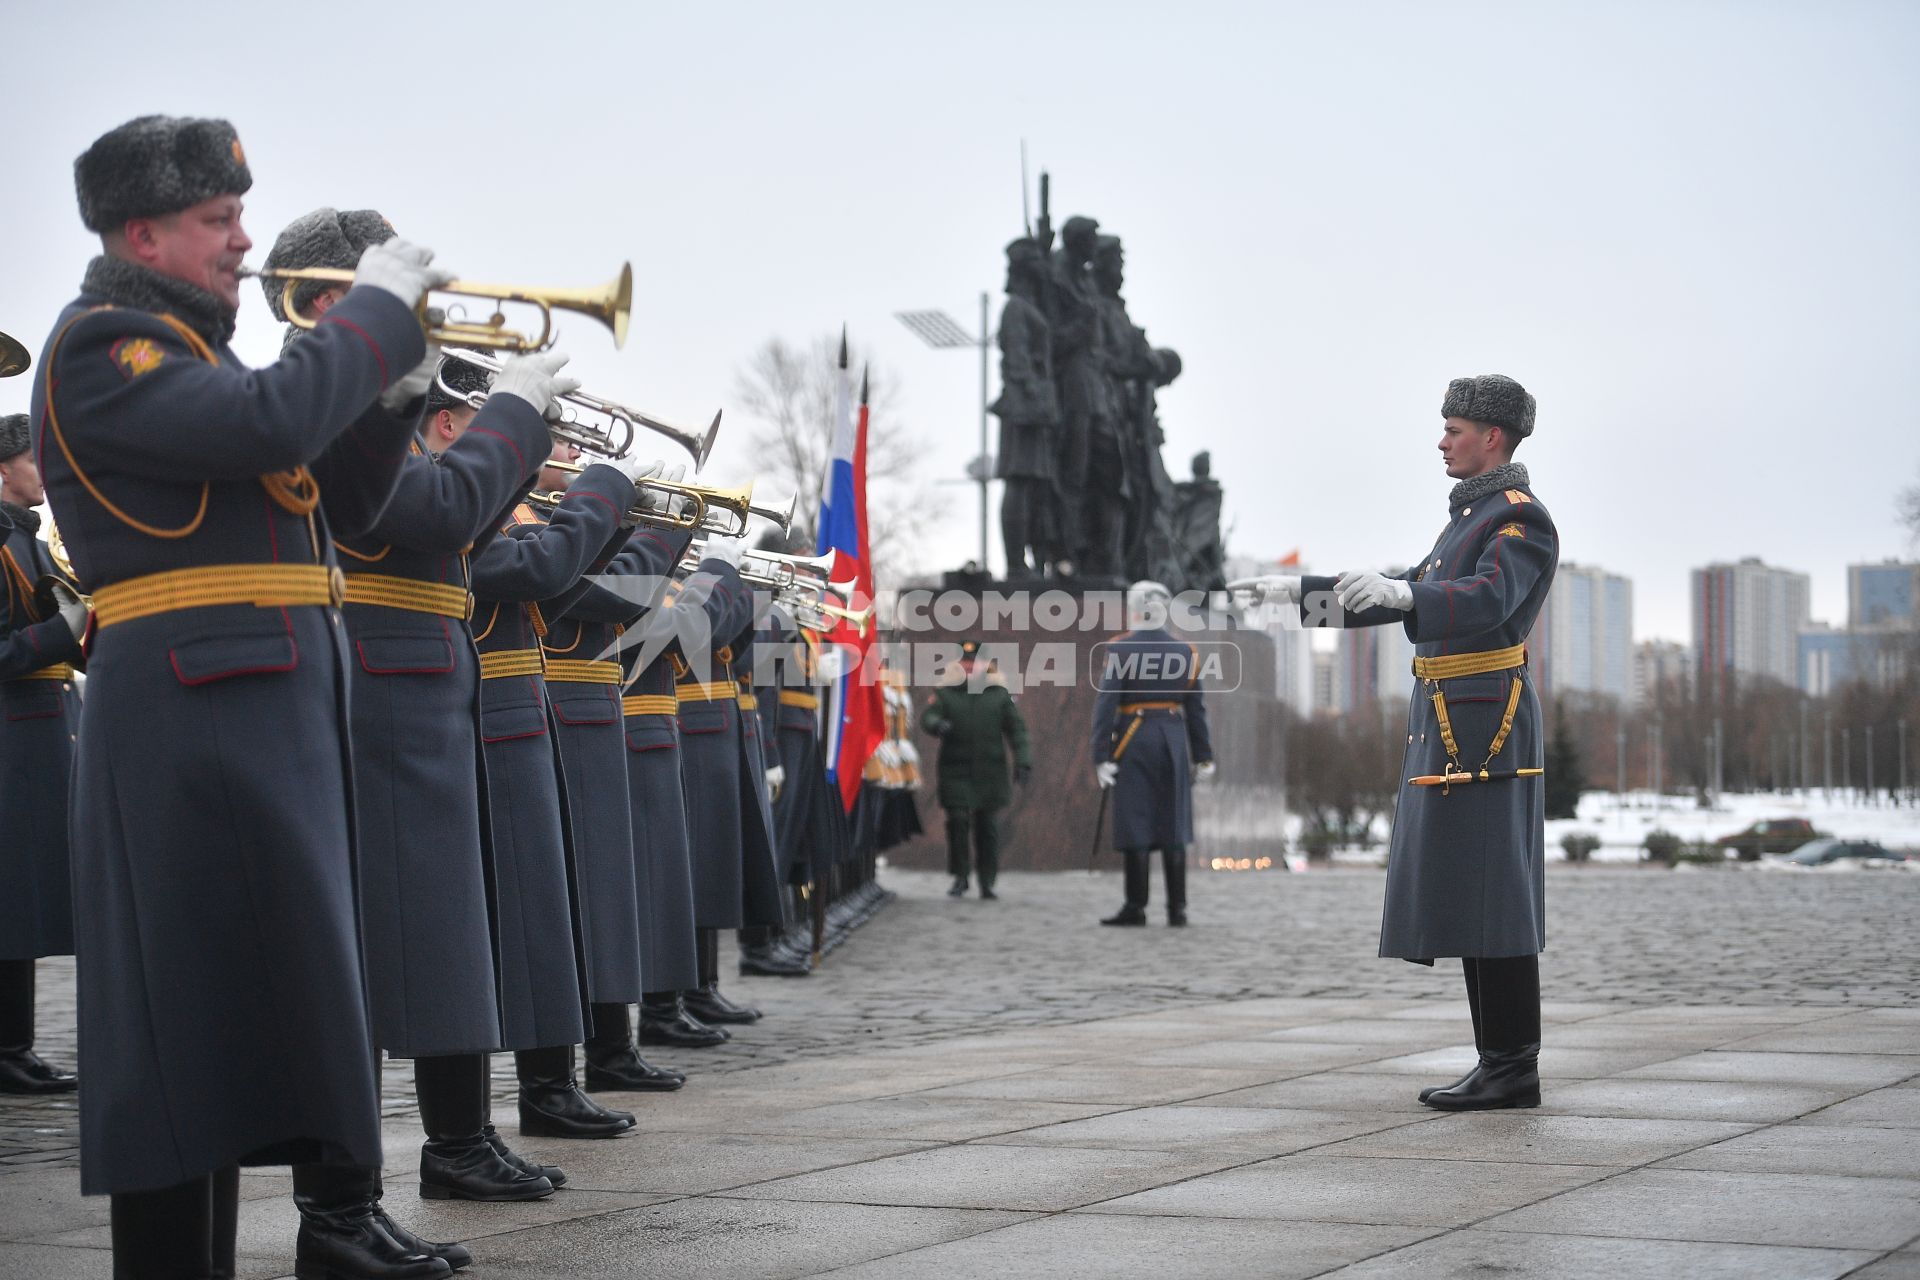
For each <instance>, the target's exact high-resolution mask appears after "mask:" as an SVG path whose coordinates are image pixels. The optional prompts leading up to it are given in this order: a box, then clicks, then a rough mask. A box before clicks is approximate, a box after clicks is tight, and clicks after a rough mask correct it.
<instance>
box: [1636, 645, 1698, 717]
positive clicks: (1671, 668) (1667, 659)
mask: <svg viewBox="0 0 1920 1280" xmlns="http://www.w3.org/2000/svg"><path fill="white" fill-rule="evenodd" d="M1693 675H1694V664H1693V651H1692V650H1691V649H1689V648H1687V646H1685V645H1683V644H1681V643H1680V642H1679V641H1678V640H1642V641H1641V642H1640V643H1639V644H1637V645H1635V646H1633V701H1634V703H1635V705H1645V704H1646V703H1649V702H1652V701H1653V700H1654V699H1655V697H1656V696H1657V695H1658V694H1659V691H1660V687H1661V686H1662V685H1665V684H1669V683H1672V684H1678V685H1680V686H1681V687H1682V688H1689V687H1691V685H1692V681H1693Z"/></svg>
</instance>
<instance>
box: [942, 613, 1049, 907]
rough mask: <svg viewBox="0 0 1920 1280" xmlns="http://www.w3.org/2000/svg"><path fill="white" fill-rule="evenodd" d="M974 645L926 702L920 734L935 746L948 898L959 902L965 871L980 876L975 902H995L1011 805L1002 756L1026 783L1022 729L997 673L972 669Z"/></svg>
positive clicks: (1029, 764)
mask: <svg viewBox="0 0 1920 1280" xmlns="http://www.w3.org/2000/svg"><path fill="white" fill-rule="evenodd" d="M979 653H980V645H979V644H978V643H977V642H975V641H972V640H969V641H967V642H966V643H965V644H963V645H961V646H960V661H959V662H957V663H955V664H954V666H953V668H952V669H951V671H950V672H949V673H948V676H947V681H946V683H945V684H943V685H942V686H941V687H940V688H939V689H937V690H936V691H935V692H934V693H933V694H932V696H930V697H929V698H928V699H927V705H926V709H925V710H923V711H922V712H921V713H920V727H921V728H922V729H923V730H925V731H926V732H927V733H930V734H932V735H933V736H934V737H936V738H938V739H940V807H941V808H943V809H945V810H946V811H947V873H948V874H949V875H951V876H952V877H953V885H952V887H951V888H949V889H948V890H947V895H948V896H949V897H953V898H959V897H963V896H965V894H966V892H967V880H968V876H969V874H970V871H969V864H970V863H977V865H978V867H979V870H980V896H981V897H982V898H995V897H998V896H999V895H998V894H996V893H994V891H993V886H994V882H995V881H996V880H998V879H999V877H1000V811H1001V810H1002V809H1004V808H1006V807H1007V803H1008V802H1009V801H1010V800H1012V799H1013V790H1012V788H1011V787H1010V786H1009V785H1008V782H1007V751H1008V750H1009V748H1011V750H1012V752H1013V780H1014V781H1015V782H1017V783H1019V784H1020V785H1021V786H1025V785H1026V784H1027V779H1028V778H1029V777H1031V776H1032V775H1033V747H1032V746H1031V744H1029V742H1028V741H1027V722H1026V720H1025V718H1024V717H1022V716H1021V714H1020V708H1019V707H1017V706H1015V705H1014V703H1013V693H1012V692H1011V691H1010V690H1009V689H1008V688H1007V682H1006V679H1005V678H1004V677H1002V676H1001V674H1000V673H999V671H998V670H995V669H994V668H993V667H992V666H991V665H989V666H988V668H987V669H986V670H984V671H982V670H980V666H979Z"/></svg>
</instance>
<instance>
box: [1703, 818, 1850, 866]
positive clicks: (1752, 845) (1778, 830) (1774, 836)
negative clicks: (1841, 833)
mask: <svg viewBox="0 0 1920 1280" xmlns="http://www.w3.org/2000/svg"><path fill="white" fill-rule="evenodd" d="M1826 834H1827V833H1826V832H1824V831H1815V830H1814V829H1813V824H1812V823H1811V822H1808V821H1807V820H1806V819H1805V818H1762V819H1761V820H1760V821H1758V822H1756V823H1754V824H1753V825H1752V826H1750V827H1748V828H1747V829H1746V830H1745V831H1736V832H1734V833H1733V834H1732V835H1730V836H1721V837H1720V838H1719V839H1718V840H1715V841H1714V843H1715V844H1717V845H1719V846H1720V847H1721V848H1722V849H1732V850H1733V851H1734V852H1735V853H1737V854H1739V855H1740V860H1741V861H1742V862H1753V861H1756V860H1757V859H1758V858H1759V857H1760V855H1761V854H1763V853H1792V852H1793V851H1794V850H1795V849H1798V848H1799V847H1800V846H1801V845H1803V844H1806V843H1807V842H1808V841H1809V840H1819V839H1822V838H1824V837H1825V836H1826Z"/></svg>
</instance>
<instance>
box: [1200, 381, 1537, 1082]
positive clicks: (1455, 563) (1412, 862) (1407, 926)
mask: <svg viewBox="0 0 1920 1280" xmlns="http://www.w3.org/2000/svg"><path fill="white" fill-rule="evenodd" d="M1440 416H1441V418H1442V419H1444V425H1443V427H1442V430H1441V435H1440V443H1439V449H1440V456H1441V459H1442V461H1443V462H1444V464H1445V466H1446V472H1447V475H1448V476H1449V477H1450V478H1452V479H1453V480H1454V481H1455V484H1454V486H1453V491H1452V492H1451V494H1449V495H1448V501H1447V523H1446V526H1445V527H1444V528H1443V529H1442V530H1441V531H1440V537H1439V539H1438V540H1437V541H1436V542H1435V543H1434V546H1433V550H1432V551H1430V552H1429V553H1428V554H1427V555H1426V556H1424V557H1423V558H1422V559H1421V560H1420V562H1419V564H1418V565H1416V566H1415V567H1414V568H1413V569H1410V570H1408V571H1407V572H1405V573H1402V574H1399V575H1396V576H1394V577H1385V576H1383V575H1381V574H1377V573H1346V574H1343V575H1341V576H1340V578H1339V579H1337V580H1335V579H1332V578H1322V577H1306V578H1296V577H1284V576H1283V577H1269V578H1259V579H1248V580H1245V581H1243V582H1238V583H1234V584H1231V585H1233V586H1235V587H1253V588H1256V589H1259V590H1261V591H1263V592H1264V594H1265V595H1266V596H1267V597H1268V598H1269V599H1279V600H1282V601H1298V602H1299V604H1300V606H1301V619H1302V621H1303V622H1304V623H1305V624H1306V625H1308V626H1336V627H1364V626H1385V625H1390V624H1391V625H1400V626H1404V627H1405V628H1406V630H1407V637H1408V638H1409V639H1410V640H1412V641H1413V643H1414V654H1415V657H1414V660H1413V674H1414V675H1415V676H1416V677H1417V678H1418V681H1419V683H1418V684H1417V686H1416V687H1415V689H1414V692H1413V697H1412V702H1411V704H1410V706H1409V708H1408V712H1407V750H1406V757H1405V761H1404V763H1403V765H1402V772H1401V777H1402V782H1401V785H1400V802H1399V807H1398V809H1397V810H1396V811H1395V814H1394V822H1393V841H1392V844H1391V846H1390V847H1389V850H1388V855H1387V859H1388V860H1387V895H1386V908H1385V912H1384V915H1383V919H1382V922H1381V926H1380V954H1381V955H1382V956H1398V957H1400V958H1401V959H1404V960H1412V961H1414V962H1416V963H1419V964H1432V963H1433V961H1434V960H1435V959H1436V958H1438V957H1441V956H1459V957H1461V965H1462V967H1463V969H1464V970H1465V974H1466V984H1467V1003H1468V1008H1469V1010H1470V1011H1471V1013H1472V1015H1473V1031H1474V1041H1475V1043H1476V1045H1477V1046H1478V1048H1479V1051H1480V1058H1479V1062H1478V1063H1477V1064H1476V1065H1475V1067H1474V1069H1473V1070H1472V1071H1471V1072H1469V1073H1468V1074H1467V1075H1466V1076H1465V1077H1464V1078H1462V1079H1461V1080H1459V1081H1457V1082H1455V1083H1454V1084H1452V1085H1448V1086H1445V1087H1442V1088H1436V1089H1426V1090H1423V1091H1422V1092H1421V1094H1420V1100H1421V1101H1422V1102H1425V1103H1426V1104H1427V1105H1428V1106H1430V1107H1436V1108H1439V1109H1441V1110H1446V1111H1477V1110H1486V1109H1489V1108H1497V1107H1532V1106H1538V1105H1539V1102H1540V1073H1539V1053H1540V962H1539V953H1540V952H1541V950H1543V949H1544V948H1545V946H1546V940H1547V939H1546V877H1545V868H1546V808H1545V795H1544V791H1543V784H1542V782H1541V777H1540V771H1541V769H1542V766H1543V764H1544V751H1545V748H1544V745H1543V739H1544V734H1543V733H1542V731H1541V722H1540V702H1539V699H1538V697H1537V696H1536V695H1535V693H1534V690H1533V683H1532V679H1531V677H1530V676H1529V675H1528V672H1527V655H1526V640H1527V636H1528V634H1529V633H1530V632H1531V631H1532V630H1533V623H1534V619H1535V618H1537V617H1538V616H1539V614H1540V610H1541V608H1542V607H1543V606H1544V605H1545V604H1546V601H1547V595H1548V592H1549V591H1550V590H1551V589H1552V587H1553V574H1554V570H1555V568H1556V567H1557V566H1558V564H1559V557H1560V551H1559V535H1558V533H1557V531H1556V530H1555V529H1554V524H1553V519H1552V517H1551V516H1549V515H1548V514H1547V510H1546V508H1545V507H1544V506H1542V505H1541V503H1540V500H1539V499H1538V498H1537V497H1536V496H1535V495H1534V492H1533V488H1532V485H1531V482H1530V480H1529V478H1528V475H1527V469H1526V467H1525V466H1523V465H1521V464H1520V463H1517V462H1515V461H1514V460H1513V453H1514V450H1515V449H1516V448H1518V447H1519V444H1520V442H1521V441H1522V440H1524V439H1526V438H1528V437H1529V436H1531V435H1532V434H1533V420H1534V401H1533V397H1532V396H1531V395H1529V394H1528V393H1527V391H1526V389H1525V388H1524V387H1522V386H1521V385H1520V384H1519V383H1517V382H1515V381H1514V380H1513V379H1511V378H1507V377H1502V376H1501V375H1499V374H1485V375H1482V376H1480V377H1477V378H1456V379H1454V380H1453V381H1452V382H1451V383H1450V384H1448V386H1447V393H1446V396H1445V397H1444V399H1443V400H1442V401H1441V405H1440Z"/></svg>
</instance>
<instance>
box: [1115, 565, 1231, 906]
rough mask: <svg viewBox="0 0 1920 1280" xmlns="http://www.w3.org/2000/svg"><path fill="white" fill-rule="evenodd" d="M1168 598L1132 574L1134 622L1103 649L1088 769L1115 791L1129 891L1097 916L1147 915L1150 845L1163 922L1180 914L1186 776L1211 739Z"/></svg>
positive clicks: (1187, 835) (1193, 655) (1202, 764)
mask: <svg viewBox="0 0 1920 1280" xmlns="http://www.w3.org/2000/svg"><path fill="white" fill-rule="evenodd" d="M1172 603H1173V593H1172V592H1171V591H1169V590H1167V588H1166V587H1164V586H1162V585H1161V584H1160V583H1158V582H1136V583H1134V584H1133V585H1132V586H1131V587H1129V588H1127V620H1128V622H1129V623H1130V624H1131V625H1130V627H1129V629H1128V630H1126V631H1123V632H1121V633H1120V634H1119V635H1118V636H1116V637H1114V639H1113V641H1112V642H1111V643H1110V644H1109V645H1108V646H1107V647H1106V648H1105V649H1104V650H1102V658H1101V668H1100V673H1099V676H1098V680H1099V686H1098V697H1096V698H1095V699H1094V704H1093V762H1094V777H1095V780H1096V781H1097V782H1098V783H1099V784H1100V786H1101V787H1103V788H1108V789H1110V790H1112V792H1113V847H1114V848H1115V849H1118V850H1119V851H1120V853H1121V856H1122V857H1123V858H1124V859H1125V874H1126V892H1127V900H1126V903H1125V904H1124V905H1123V906H1122V907H1121V908H1120V910H1118V911H1116V912H1115V913H1114V914H1113V915H1110V916H1108V917H1107V918H1106V919H1104V920H1102V921H1101V922H1100V923H1101V924H1110V925H1143V924H1145V923H1146V922H1147V899H1148V889H1149V884H1150V880H1151V870H1150V868H1149V865H1148V861H1147V859H1148V855H1149V854H1151V852H1152V851H1153V850H1155V849H1158V850H1160V866H1161V870H1162V871H1163V873H1164V874H1165V876H1166V881H1167V923H1168V924H1170V925H1173V926H1175V927H1176V928H1177V927H1179V926H1181V925H1184V924H1186V922H1187V846H1188V845H1189V844H1191V843H1192V842H1193V784H1194V782H1195V781H1198V780H1202V779H1205V778H1208V777H1211V776H1212V774H1213V768H1214V766H1213V740H1212V737H1211V735H1210V734H1209V733H1208V730H1207V704H1206V698H1205V695H1203V694H1202V693H1201V691H1200V662H1199V654H1198V652H1197V651H1196V650H1195V648H1194V646H1193V645H1191V644H1189V643H1188V642H1187V641H1185V640H1182V639H1180V638H1179V637H1178V636H1175V635H1174V634H1173V633H1172V632H1170V631H1168V630H1167V626H1166V623H1167V609H1168V607H1169V606H1170V605H1171V604H1172Z"/></svg>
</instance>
